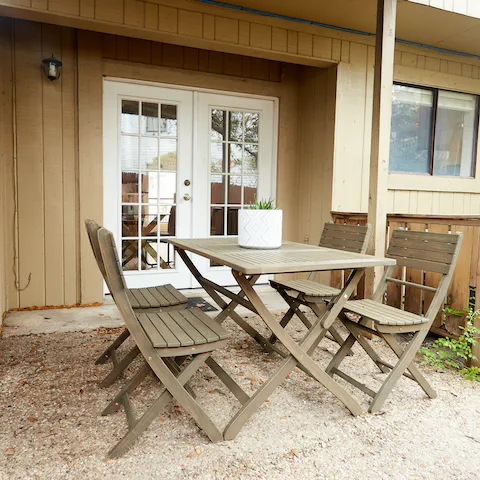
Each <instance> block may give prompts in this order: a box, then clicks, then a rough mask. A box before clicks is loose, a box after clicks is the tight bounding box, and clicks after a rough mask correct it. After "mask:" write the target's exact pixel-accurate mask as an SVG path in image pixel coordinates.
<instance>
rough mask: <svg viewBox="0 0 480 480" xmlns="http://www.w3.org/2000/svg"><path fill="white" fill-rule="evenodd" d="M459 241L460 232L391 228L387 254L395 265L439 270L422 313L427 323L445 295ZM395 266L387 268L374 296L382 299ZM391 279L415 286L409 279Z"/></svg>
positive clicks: (456, 256)
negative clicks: (435, 284)
mask: <svg viewBox="0 0 480 480" xmlns="http://www.w3.org/2000/svg"><path fill="white" fill-rule="evenodd" d="M461 244H462V233H430V232H414V231H410V230H404V229H398V230H394V232H393V234H392V238H391V240H390V245H389V247H388V251H387V254H386V256H387V257H390V258H394V259H395V260H396V261H397V266H399V267H409V268H416V269H419V270H424V271H429V272H436V273H441V274H442V278H441V279H440V281H439V283H438V286H437V288H436V292H435V295H434V296H433V299H432V301H431V303H430V306H429V308H428V311H427V312H426V314H425V316H426V317H427V318H428V319H429V322H430V323H432V322H433V321H434V319H435V317H436V315H437V312H438V310H439V309H440V307H441V305H442V302H443V301H444V299H445V296H446V295H447V291H448V287H449V285H450V281H451V279H452V276H453V272H454V270H455V265H456V263H457V259H458V254H459V252H460V246H461ZM394 268H395V267H388V268H387V270H386V272H385V274H384V277H383V280H382V282H380V284H379V286H378V288H377V290H376V292H375V295H374V297H373V299H374V300H376V301H381V298H382V297H383V294H384V293H385V291H386V289H387V283H388V282H389V279H390V277H391V274H392V272H393V269H394ZM392 281H395V282H396V283H404V284H408V286H413V287H415V286H416V285H415V284H414V283H411V282H406V281H403V282H402V281H398V280H392ZM418 287H419V288H422V286H421V285H418ZM429 290H433V288H430V287H429Z"/></svg>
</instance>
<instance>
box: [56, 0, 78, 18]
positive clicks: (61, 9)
mask: <svg viewBox="0 0 480 480" xmlns="http://www.w3.org/2000/svg"><path fill="white" fill-rule="evenodd" d="M48 9H49V10H51V11H52V12H58V13H66V14H67V15H80V0H71V1H69V2H66V1H65V0H49V2H48Z"/></svg>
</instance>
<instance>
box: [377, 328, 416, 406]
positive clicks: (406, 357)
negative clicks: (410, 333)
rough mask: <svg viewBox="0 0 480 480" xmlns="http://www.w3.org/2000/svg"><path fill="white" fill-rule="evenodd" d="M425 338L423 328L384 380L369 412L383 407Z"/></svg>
mask: <svg viewBox="0 0 480 480" xmlns="http://www.w3.org/2000/svg"><path fill="white" fill-rule="evenodd" d="M424 338H425V333H424V331H422V330H420V331H419V332H417V333H416V334H415V335H414V337H413V339H412V340H411V342H410V343H409V344H408V347H407V348H406V349H405V350H404V351H403V353H402V355H401V356H400V359H399V361H398V363H397V364H396V365H395V367H394V368H393V369H392V371H391V372H390V373H389V375H388V377H387V379H386V380H385V382H383V384H382V386H381V387H380V390H379V391H378V392H377V394H376V395H375V398H374V399H373V401H372V403H371V404H370V407H369V409H368V411H369V412H371V413H373V412H378V411H379V410H380V409H381V408H382V406H383V404H384V403H385V400H386V399H387V397H388V395H389V394H390V392H391V391H392V389H393V387H394V386H395V384H396V383H397V382H398V379H399V378H400V377H401V376H402V375H403V374H404V372H405V370H407V369H408V367H409V366H410V363H411V362H412V361H413V359H414V358H415V355H416V353H417V350H418V349H419V348H420V346H421V345H422V342H423V340H424Z"/></svg>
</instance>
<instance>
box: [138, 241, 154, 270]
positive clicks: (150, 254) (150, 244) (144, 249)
mask: <svg viewBox="0 0 480 480" xmlns="http://www.w3.org/2000/svg"><path fill="white" fill-rule="evenodd" d="M140 242H141V247H140V255H141V258H142V261H141V267H142V270H151V269H152V268H157V249H158V242H157V239H156V238H152V239H150V238H144V239H143V240H140Z"/></svg>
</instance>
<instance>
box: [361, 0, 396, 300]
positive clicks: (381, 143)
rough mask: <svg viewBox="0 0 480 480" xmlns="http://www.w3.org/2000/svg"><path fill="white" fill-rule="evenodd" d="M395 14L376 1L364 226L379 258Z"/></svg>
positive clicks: (372, 281) (386, 0)
mask: <svg viewBox="0 0 480 480" xmlns="http://www.w3.org/2000/svg"><path fill="white" fill-rule="evenodd" d="M396 11H397V0H378V6H377V30H376V45H375V75H374V87H373V115H372V144H371V153H370V185H369V202H368V223H370V224H371V225H372V228H373V232H372V233H373V235H372V236H373V253H374V254H375V255H379V256H383V255H384V254H385V232H386V228H387V210H386V202H385V199H386V196H387V194H388V162H389V154H390V119H391V114H392V84H393V65H394V54H395V21H396ZM381 270H382V269H377V272H375V275H373V276H372V273H373V272H370V275H369V278H368V279H367V282H366V292H365V294H366V296H367V298H370V297H371V294H372V293H373V290H374V287H375V285H376V284H377V282H378V280H379V277H381V273H382V272H381Z"/></svg>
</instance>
